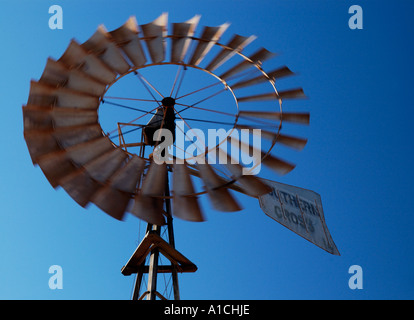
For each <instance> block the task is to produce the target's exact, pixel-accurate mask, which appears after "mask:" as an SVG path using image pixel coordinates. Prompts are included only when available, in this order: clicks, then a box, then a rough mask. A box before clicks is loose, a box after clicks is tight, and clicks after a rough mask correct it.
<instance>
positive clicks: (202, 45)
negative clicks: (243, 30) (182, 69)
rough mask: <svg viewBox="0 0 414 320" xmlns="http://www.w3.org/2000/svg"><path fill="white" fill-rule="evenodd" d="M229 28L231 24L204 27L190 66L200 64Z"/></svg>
mask: <svg viewBox="0 0 414 320" xmlns="http://www.w3.org/2000/svg"><path fill="white" fill-rule="evenodd" d="M229 26H230V24H229V23H224V24H222V25H220V26H218V27H204V29H203V32H202V33H201V37H200V40H198V43H197V47H196V48H195V50H194V52H193V54H192V56H191V58H190V62H189V63H188V64H190V65H198V64H200V63H201V61H202V60H203V59H204V57H205V56H206V55H207V53H208V52H209V51H210V49H211V48H212V47H213V46H214V45H215V44H216V43H217V41H219V39H220V37H221V36H222V35H223V33H224V32H225V31H226V30H227V28H228V27H229Z"/></svg>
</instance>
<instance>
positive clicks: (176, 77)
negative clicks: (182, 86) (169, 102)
mask: <svg viewBox="0 0 414 320" xmlns="http://www.w3.org/2000/svg"><path fill="white" fill-rule="evenodd" d="M182 69H183V66H179V67H178V69H177V73H176V74H175V79H174V83H173V86H172V88H171V92H170V97H172V95H173V92H174V88H175V84H176V83H177V80H178V77H179V76H180V73H181V70H182Z"/></svg>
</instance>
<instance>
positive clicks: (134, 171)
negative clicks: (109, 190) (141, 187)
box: [110, 155, 145, 193]
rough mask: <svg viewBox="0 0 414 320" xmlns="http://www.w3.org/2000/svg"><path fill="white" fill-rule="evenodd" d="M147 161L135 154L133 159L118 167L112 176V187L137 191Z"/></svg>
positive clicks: (132, 191)
mask: <svg viewBox="0 0 414 320" xmlns="http://www.w3.org/2000/svg"><path fill="white" fill-rule="evenodd" d="M144 166H145V161H144V160H143V159H142V158H140V157H138V156H137V155H133V156H132V157H131V159H129V161H128V162H127V163H126V164H125V165H124V166H123V167H121V168H120V169H118V170H117V171H116V172H115V173H114V175H113V176H112V177H111V179H110V180H111V181H110V185H111V187H113V188H115V189H117V190H120V191H123V192H127V193H135V191H136V188H137V184H138V183H139V181H140V179H141V176H142V173H143V171H144Z"/></svg>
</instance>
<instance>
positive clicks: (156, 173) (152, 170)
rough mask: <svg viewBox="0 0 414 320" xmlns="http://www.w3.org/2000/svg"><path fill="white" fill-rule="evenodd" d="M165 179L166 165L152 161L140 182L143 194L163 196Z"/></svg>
mask: <svg viewBox="0 0 414 320" xmlns="http://www.w3.org/2000/svg"><path fill="white" fill-rule="evenodd" d="M166 179H167V165H166V164H165V163H163V164H156V163H155V162H152V163H151V165H150V167H149V169H148V172H147V174H146V176H145V179H144V182H143V184H142V189H141V193H142V194H143V195H144V196H155V197H156V196H163V195H164V192H165V183H166Z"/></svg>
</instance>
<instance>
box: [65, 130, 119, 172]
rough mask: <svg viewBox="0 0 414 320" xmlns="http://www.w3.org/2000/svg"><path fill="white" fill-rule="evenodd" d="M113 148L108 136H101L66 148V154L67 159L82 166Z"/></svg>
mask: <svg viewBox="0 0 414 320" xmlns="http://www.w3.org/2000/svg"><path fill="white" fill-rule="evenodd" d="M113 148H114V146H113V145H112V142H111V140H110V139H109V138H108V137H101V138H98V139H95V140H91V141H87V142H84V143H81V144H78V145H75V146H72V147H70V148H67V149H66V155H67V157H68V159H70V160H72V161H73V162H74V163H76V164H77V165H80V166H82V165H85V164H86V163H88V162H89V161H92V160H94V159H96V158H98V157H99V156H101V155H102V154H104V153H105V152H108V151H110V150H112V149H113Z"/></svg>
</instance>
